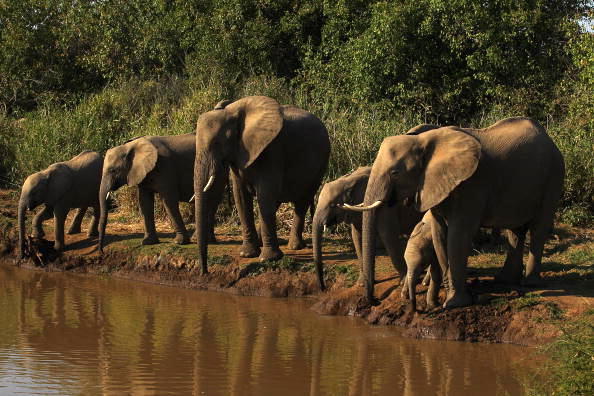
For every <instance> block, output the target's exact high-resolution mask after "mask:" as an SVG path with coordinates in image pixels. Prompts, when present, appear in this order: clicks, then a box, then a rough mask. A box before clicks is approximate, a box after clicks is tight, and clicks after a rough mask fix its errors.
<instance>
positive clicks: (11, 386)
mask: <svg viewBox="0 0 594 396" xmlns="http://www.w3.org/2000/svg"><path fill="white" fill-rule="evenodd" d="M308 304H309V302H307V301H303V300H299V301H289V302H287V301H284V300H271V299H265V298H246V297H235V296H231V295H226V294H220V293H206V292H197V291H189V290H178V289H174V288H166V287H158V286H154V285H146V284H141V283H135V282H129V281H122V280H113V279H96V278H90V277H82V276H75V275H71V274H51V273H50V274H48V273H42V272H32V271H27V270H20V269H15V268H11V267H6V266H0V393H2V394H4V393H11V394H15V393H23V394H36V393H38V394H51V393H56V394H81V393H82V394H104V395H116V394H138V395H151V394H155V395H156V394H159V395H161V394H195V395H202V394H206V395H218V394H221V395H262V394H282V395H283V396H284V395H293V394H294V395H304V394H310V395H327V394H330V395H372V394H373V395H376V394H399V395H400V394H401V395H406V396H408V395H429V394H451V395H454V394H461V393H463V392H466V393H468V394H476V393H477V392H480V394H481V395H483V396H487V395H496V394H505V393H509V394H519V393H521V386H520V384H519V383H518V382H517V380H516V379H515V376H514V372H513V366H512V360H514V359H515V361H517V360H518V359H519V358H521V356H522V355H523V354H526V353H527V350H526V349H524V348H520V347H512V346H502V345H476V344H465V343H455V342H437V341H418V340H409V339H402V338H399V337H398V335H397V334H396V332H395V331H394V330H393V329H388V328H381V327H370V326H368V325H366V324H364V323H362V322H361V321H358V320H353V319H349V318H334V317H320V316H317V315H315V314H313V313H312V312H310V311H309V310H308V309H307V306H308Z"/></svg>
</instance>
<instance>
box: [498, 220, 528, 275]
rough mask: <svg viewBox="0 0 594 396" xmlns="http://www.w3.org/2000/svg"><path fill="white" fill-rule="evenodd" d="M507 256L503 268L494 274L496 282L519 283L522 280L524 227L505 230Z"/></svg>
mask: <svg viewBox="0 0 594 396" xmlns="http://www.w3.org/2000/svg"><path fill="white" fill-rule="evenodd" d="M506 237H507V256H506V257H505V263H504V264H503V269H502V270H501V271H500V272H499V273H498V274H497V275H496V276H495V280H496V281H497V282H502V283H510V284H519V283H520V281H521V280H522V270H523V266H522V256H523V253H524V241H525V239H526V227H520V228H516V229H514V230H506Z"/></svg>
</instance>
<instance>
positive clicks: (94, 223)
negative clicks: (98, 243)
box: [87, 205, 101, 238]
mask: <svg viewBox="0 0 594 396" xmlns="http://www.w3.org/2000/svg"><path fill="white" fill-rule="evenodd" d="M100 211H101V210H100V208H99V206H98V205H97V206H93V217H92V218H91V222H90V223H89V230H88V231H87V236H88V237H89V238H90V237H95V236H97V235H99V213H101V212H100Z"/></svg>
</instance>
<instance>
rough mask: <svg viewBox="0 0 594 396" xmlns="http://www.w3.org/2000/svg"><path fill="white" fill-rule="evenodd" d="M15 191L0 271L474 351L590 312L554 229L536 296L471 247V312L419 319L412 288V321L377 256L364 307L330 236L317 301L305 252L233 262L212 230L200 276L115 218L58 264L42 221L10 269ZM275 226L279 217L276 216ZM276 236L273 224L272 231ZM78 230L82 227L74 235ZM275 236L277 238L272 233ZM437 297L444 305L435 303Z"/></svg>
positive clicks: (585, 276) (571, 231) (584, 259)
mask: <svg viewBox="0 0 594 396" xmlns="http://www.w3.org/2000/svg"><path fill="white" fill-rule="evenodd" d="M17 194H18V192H15V191H2V192H0V265H8V266H10V265H17V266H21V267H25V268H29V269H31V270H36V271H71V272H77V273H86V274H94V275H100V276H113V277H121V278H127V279H133V280H138V281H143V282H151V283H158V284H163V285H167V286H174V287H183V288H192V289H203V290H214V291H224V292H228V293H233V294H238V295H251V296H266V297H304V296H309V297H310V298H312V307H311V309H313V310H314V311H316V312H317V313H319V314H323V315H351V316H357V317H361V318H362V319H364V320H365V321H367V322H368V323H370V324H382V325H395V326H398V327H401V328H402V330H403V334H404V335H406V336H409V337H416V338H434V339H448V340H465V341H481V342H503V343H513V344H520V345H539V344H543V343H545V342H548V341H550V340H552V339H554V338H555V337H556V336H557V335H558V334H559V333H560V331H561V330H560V325H561V324H562V323H564V322H565V321H567V320H574V319H575V318H579V317H580V315H581V314H583V313H585V312H588V311H590V310H592V309H593V308H594V231H593V230H591V229H583V228H575V227H569V226H565V225H557V226H556V227H555V229H554V232H553V233H552V235H551V238H550V239H549V241H548V243H547V245H546V248H545V255H544V259H543V273H542V275H543V279H542V282H541V284H539V285H537V286H535V287H527V286H521V287H508V286H505V285H501V284H496V283H495V282H494V281H493V276H494V274H495V273H496V272H497V271H498V269H499V268H500V267H501V265H502V263H503V258H504V253H503V247H502V246H500V245H499V244H497V243H485V244H481V245H479V246H476V247H475V250H474V253H473V255H472V256H471V258H470V260H469V271H468V274H469V276H468V281H467V282H468V284H469V287H470V290H471V291H472V293H473V295H474V296H475V299H476V304H475V305H473V306H470V307H466V308H458V309H453V310H448V311H444V310H441V309H437V310H433V311H430V312H427V311H426V310H425V309H424V297H425V291H426V287H425V286H422V285H419V287H418V289H417V300H418V301H417V306H418V307H419V309H420V311H421V312H417V313H413V312H411V311H410V309H409V304H408V301H407V300H403V299H401V298H400V288H399V287H397V280H396V279H393V278H394V276H395V273H394V271H393V269H392V267H391V265H390V264H389V259H388V258H387V257H386V256H385V253H384V252H383V251H382V250H379V254H380V257H378V260H377V263H378V267H377V275H376V276H377V277H378V281H381V280H386V279H387V280H386V281H384V282H381V283H379V284H378V285H377V288H376V296H378V297H379V299H380V301H381V303H380V304H379V305H377V306H370V305H369V304H367V303H366V301H365V299H364V298H363V289H362V288H360V287H357V286H356V285H355V280H356V278H357V274H358V267H357V262H356V260H355V254H354V251H353V249H352V247H351V244H350V241H349V240H348V239H345V238H344V237H343V236H342V235H341V234H330V235H329V237H328V238H327V239H326V241H325V244H324V258H325V268H326V273H327V277H328V285H329V290H328V291H327V292H320V291H319V289H318V284H317V280H316V276H315V271H314V267H313V262H312V260H313V258H312V251H311V248H307V249H303V250H300V251H291V250H287V249H286V246H282V247H281V248H282V249H283V250H284V252H285V254H286V255H285V257H284V258H283V259H282V260H281V261H279V262H276V263H267V264H260V263H259V262H258V260H257V259H243V258H240V257H239V255H238V251H239V248H240V245H241V238H240V233H239V229H238V228H236V227H233V226H229V225H227V226H224V227H218V228H217V232H216V233H217V237H218V243H217V244H214V245H211V246H210V247H209V268H210V273H209V274H208V275H201V274H200V270H199V268H198V266H197V260H196V247H195V245H194V244H190V245H184V246H179V245H176V244H174V243H173V241H172V236H173V235H172V234H171V233H170V231H169V229H170V227H169V224H168V223H167V222H165V221H164V222H161V223H159V224H158V225H157V229H158V231H159V232H160V240H161V243H160V244H158V245H153V246H140V241H141V239H142V228H141V225H140V224H141V223H140V221H139V220H138V219H130V218H128V217H126V216H124V215H121V214H118V213H117V212H116V213H114V214H112V215H111V216H110V221H109V224H108V231H107V233H108V236H107V246H106V248H105V253H104V254H103V255H100V254H99V253H98V251H97V249H96V246H95V242H96V241H95V239H88V238H87V237H86V235H85V234H78V235H68V236H67V238H66V244H67V250H66V251H65V252H64V253H63V254H61V255H58V254H56V252H55V251H54V250H53V248H52V243H51V241H48V240H51V239H53V238H52V236H51V235H52V230H51V228H50V227H51V222H48V224H46V225H45V229H46V238H47V239H48V240H33V239H29V248H30V254H31V257H30V258H27V259H24V260H19V259H18V255H17V244H16V241H17V238H18V232H17V229H16V227H15V225H16V205H15V203H16V196H17ZM279 219H280V220H279V221H280V222H281V223H282V222H283V216H279ZM280 226H281V227H280V228H281V229H282V224H280ZM83 228H84V227H83ZM281 235H282V233H281ZM442 298H443V296H442Z"/></svg>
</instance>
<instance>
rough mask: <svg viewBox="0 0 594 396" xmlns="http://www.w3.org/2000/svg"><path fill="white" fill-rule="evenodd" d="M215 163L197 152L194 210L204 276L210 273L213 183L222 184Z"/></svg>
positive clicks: (204, 153) (208, 156) (206, 155)
mask: <svg viewBox="0 0 594 396" xmlns="http://www.w3.org/2000/svg"><path fill="white" fill-rule="evenodd" d="M215 164H216V163H215V161H214V159H213V158H212V155H210V154H208V153H206V152H204V151H202V152H200V151H197V152H196V161H195V162H194V210H195V216H194V217H195V219H196V242H197V243H198V263H199V264H200V268H201V270H202V273H203V274H207V273H208V262H207V260H208V237H209V229H210V227H209V225H210V219H209V216H208V214H209V210H211V208H209V207H208V206H209V201H211V200H210V199H208V197H210V196H211V195H212V193H213V190H212V189H211V186H212V184H213V183H216V182H219V183H220V182H221V177H218V179H219V180H217V176H221V175H220V174H218V175H217V172H216V166H215Z"/></svg>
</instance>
